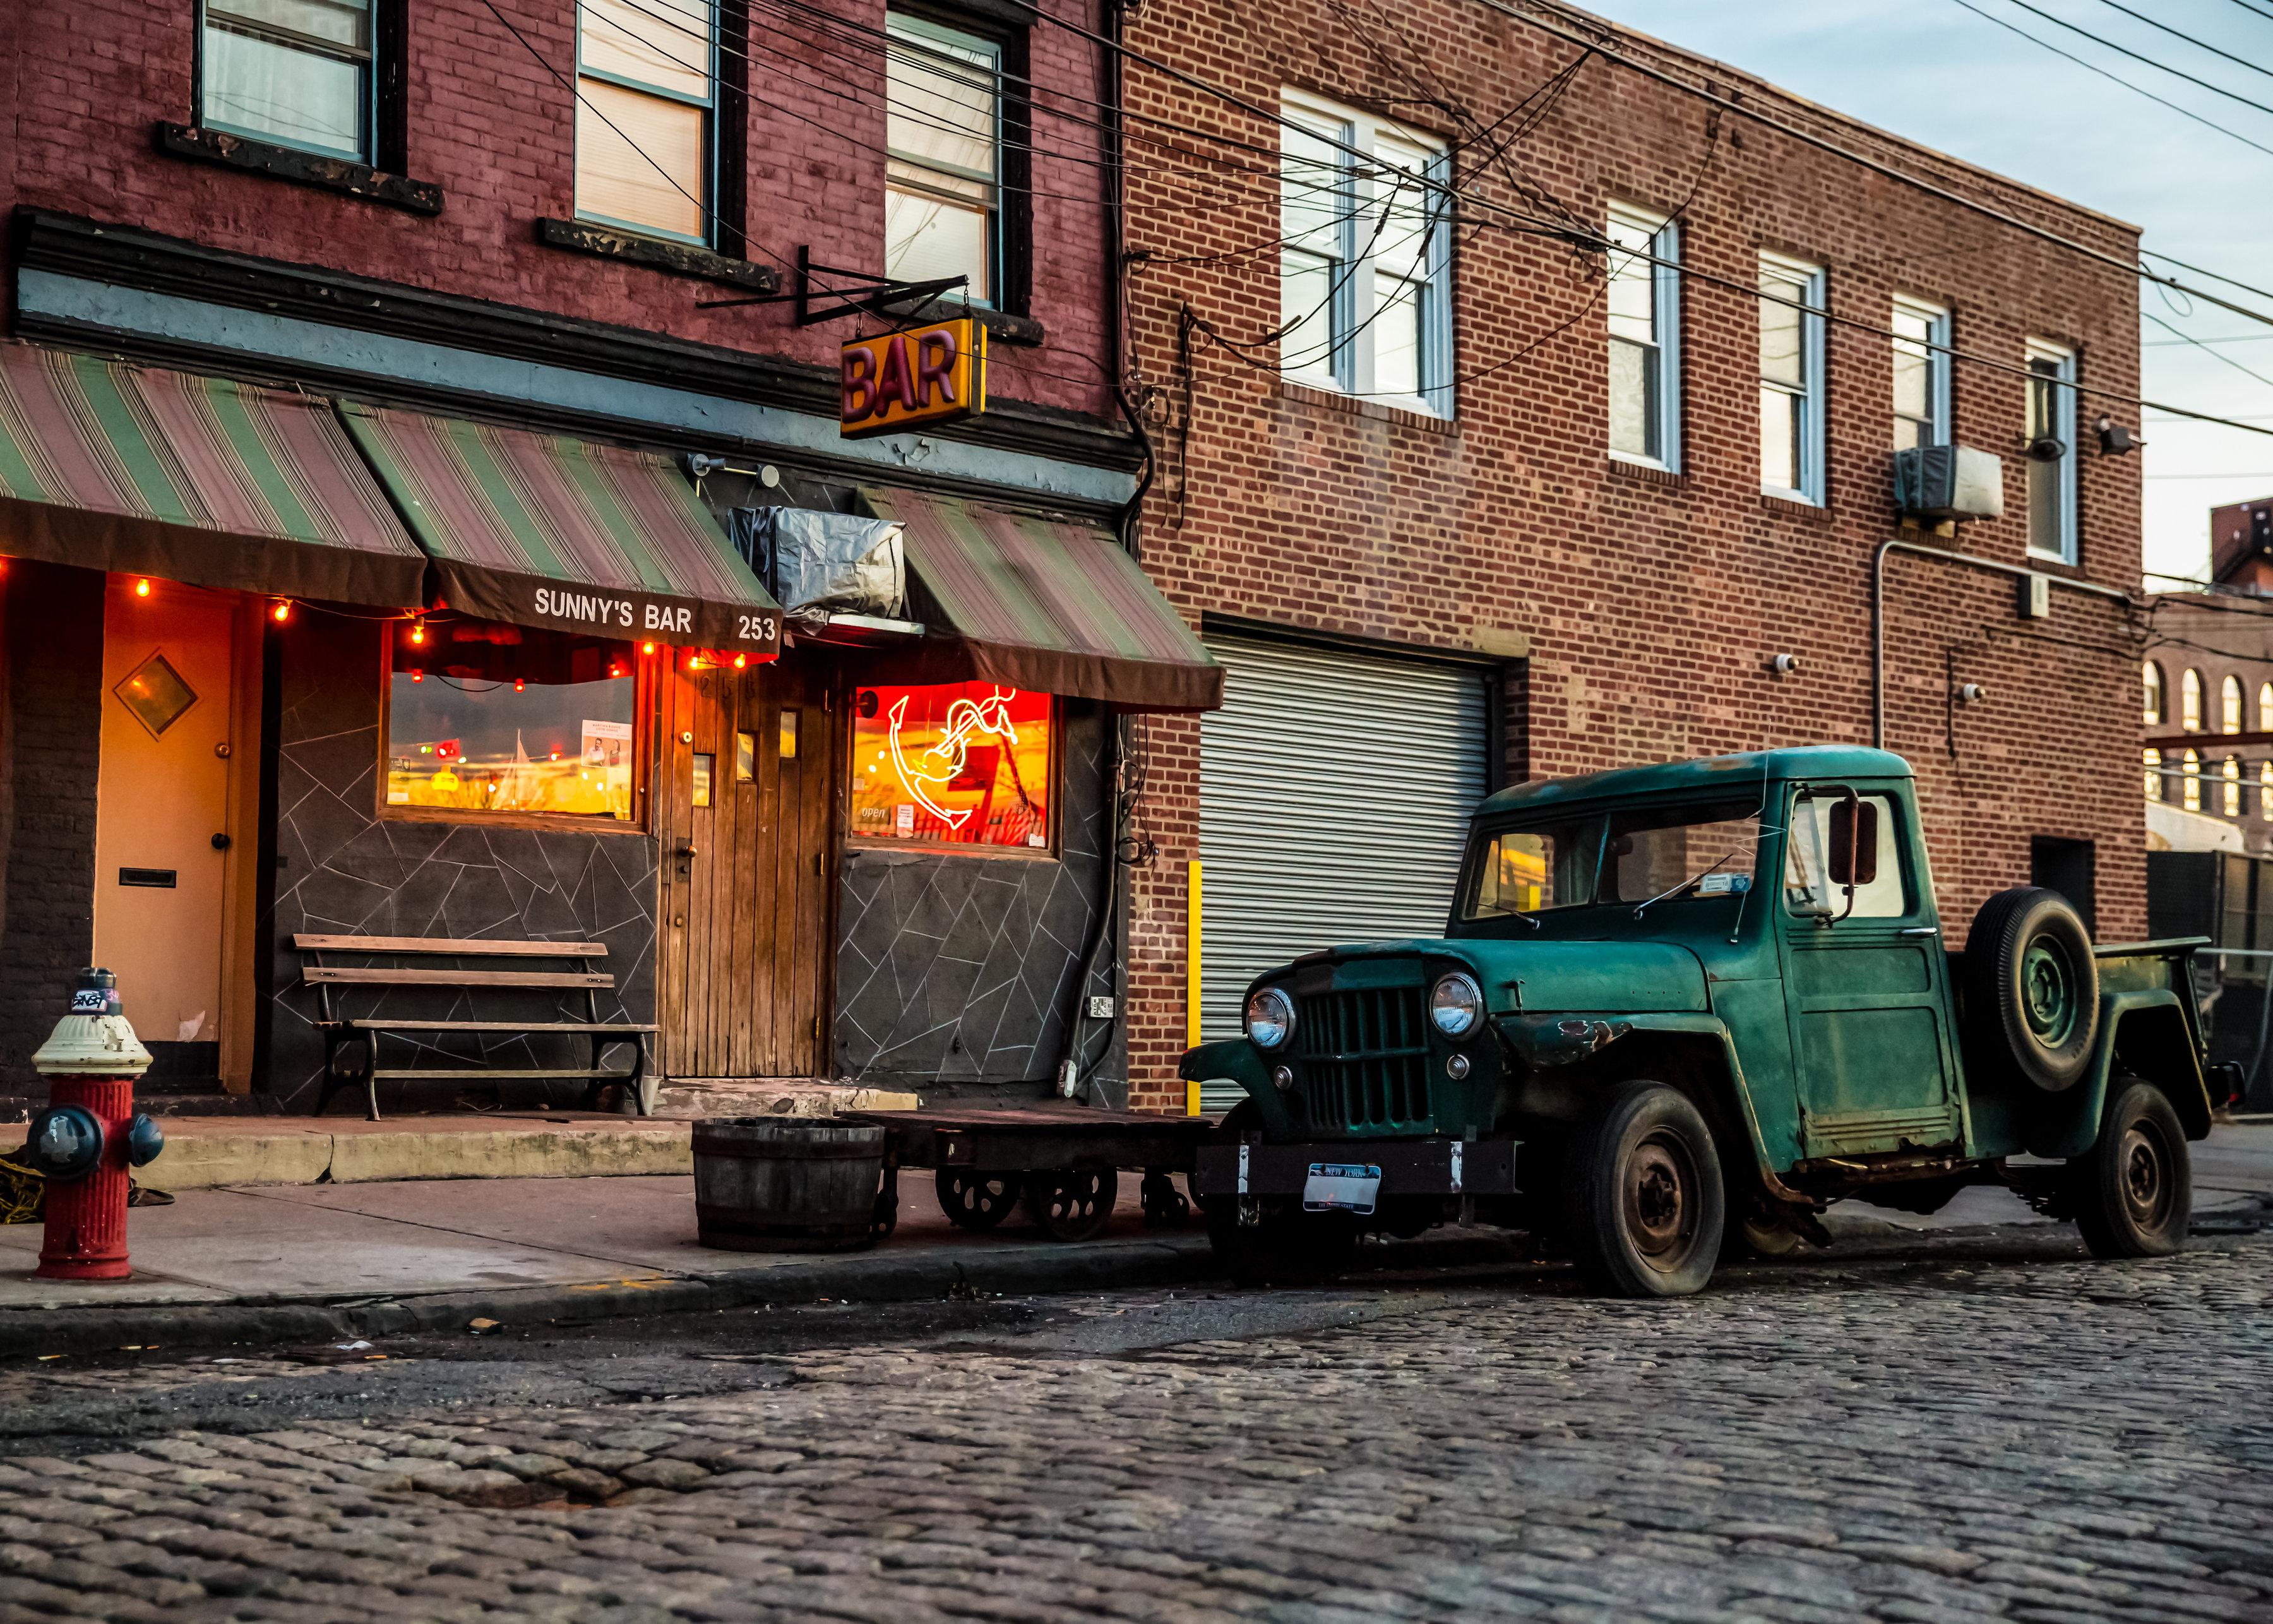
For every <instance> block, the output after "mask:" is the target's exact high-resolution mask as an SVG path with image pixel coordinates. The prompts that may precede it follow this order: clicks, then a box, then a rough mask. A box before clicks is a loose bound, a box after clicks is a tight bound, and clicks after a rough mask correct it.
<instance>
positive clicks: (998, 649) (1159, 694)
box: [860, 488, 1223, 711]
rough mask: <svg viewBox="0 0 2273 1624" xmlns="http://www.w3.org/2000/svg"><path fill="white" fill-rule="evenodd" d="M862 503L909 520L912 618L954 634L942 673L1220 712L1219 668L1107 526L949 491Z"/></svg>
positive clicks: (935, 665) (1124, 704)
mask: <svg viewBox="0 0 2273 1624" xmlns="http://www.w3.org/2000/svg"><path fill="white" fill-rule="evenodd" d="M860 495H861V499H862V500H864V501H866V503H867V504H868V506H869V507H870V508H872V509H874V512H875V514H876V515H877V516H878V517H880V518H886V519H897V520H898V521H900V522H901V523H903V524H904V525H905V526H906V531H905V536H906V544H907V561H908V574H909V575H910V577H911V586H912V596H913V597H914V598H915V600H916V613H917V614H918V618H919V619H920V620H923V621H924V622H925V623H926V625H928V626H931V627H934V628H944V629H946V630H947V631H949V632H950V633H952V635H953V637H954V639H955V643H956V647H955V649H954V650H952V660H951V662H949V663H942V662H941V660H940V659H939V658H937V657H936V656H934V657H933V658H931V660H930V662H929V665H930V669H931V670H933V671H934V672H935V673H938V674H941V675H963V676H966V677H969V678H971V679H975V680H986V681H994V682H1001V683H1004V684H1006V685H1008V686H1009V687H1012V688H1024V689H1026V690H1028V691H1030V692H1036V693H1046V694H1063V695H1071V696H1074V697H1076V698H1084V699H1099V700H1103V701H1105V702H1106V703H1109V704H1113V705H1115V706H1118V707H1119V708H1121V710H1124V711H1214V710H1218V709H1219V708H1220V707H1221V706H1222V704H1223V668H1222V667H1221V666H1220V665H1217V664H1216V663H1215V660H1214V658H1212V656H1211V655H1210V654H1209V653H1208V651H1207V650H1206V649H1205V648H1204V647H1203V646H1202V645H1201V643H1200V640H1199V639H1198V638H1197V637H1196V636H1194V635H1192V631H1191V628H1189V627H1188V626H1187V625H1185V624H1184V620H1183V617H1182V615H1180V614H1178V613H1176V611H1175V608H1174V605H1171V604H1170V603H1169V602H1168V600H1167V598H1163V597H1161V596H1160V590H1159V588H1158V587H1156V586H1154V585H1153V584H1152V582H1151V581H1150V580H1149V579H1147V578H1146V576H1145V575H1144V570H1143V569H1142V568H1140V567H1139V566H1138V565H1137V560H1135V559H1133V558H1131V557H1129V554H1128V553H1127V552H1126V551H1125V550H1123V549H1122V548H1121V545H1120V544H1119V543H1118V542H1116V541H1115V540H1114V538H1113V537H1112V536H1111V535H1110V534H1109V533H1107V532H1106V530H1101V529H1099V527H1097V526H1096V525H1093V524H1082V523H1076V522H1074V521H1071V520H1068V519H1054V518H1044V517H1041V516H1039V515H1032V514H1023V513H1016V512H1013V511H1011V510H1010V509H1009V508H995V507H990V506H987V505H985V504H983V503H979V502H971V501H962V500H956V499H955V498H952V497H944V496H929V495H919V494H917V493H915V492H908V491H894V490H885V489H881V488H872V489H864V490H863V491H862V492H860ZM949 664H951V665H952V666H953V667H954V669H949Z"/></svg>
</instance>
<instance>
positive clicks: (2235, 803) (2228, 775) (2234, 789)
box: [2218, 756, 2241, 817]
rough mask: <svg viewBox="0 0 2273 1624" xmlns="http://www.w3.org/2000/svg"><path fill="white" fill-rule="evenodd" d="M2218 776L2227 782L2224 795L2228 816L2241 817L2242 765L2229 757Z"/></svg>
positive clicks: (2219, 770)
mask: <svg viewBox="0 0 2273 1624" xmlns="http://www.w3.org/2000/svg"><path fill="white" fill-rule="evenodd" d="M2218 776H2219V777H2220V778H2224V780H2225V786H2224V791H2223V794H2224V801H2225V815H2226V816H2228V817H2239V816H2241V763H2239V761H2236V760H2235V759H2234V758H2233V757H2232V756H2227V757H2226V758H2225V764H2224V766H2222V767H2220V768H2219V769H2218Z"/></svg>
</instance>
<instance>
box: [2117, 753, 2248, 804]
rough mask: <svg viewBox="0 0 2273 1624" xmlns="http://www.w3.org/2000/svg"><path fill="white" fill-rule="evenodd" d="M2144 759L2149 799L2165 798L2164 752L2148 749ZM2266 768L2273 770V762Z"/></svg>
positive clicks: (2158, 799)
mask: <svg viewBox="0 0 2273 1624" xmlns="http://www.w3.org/2000/svg"><path fill="white" fill-rule="evenodd" d="M2144 760H2145V762H2146V764H2147V799H2148V800H2149V801H2160V800H2161V799H2162V798H2163V753H2162V751H2160V750H2149V751H2146V752H2145V753H2144ZM2265 770H2266V771H2268V772H2273V762H2268V763H2265Z"/></svg>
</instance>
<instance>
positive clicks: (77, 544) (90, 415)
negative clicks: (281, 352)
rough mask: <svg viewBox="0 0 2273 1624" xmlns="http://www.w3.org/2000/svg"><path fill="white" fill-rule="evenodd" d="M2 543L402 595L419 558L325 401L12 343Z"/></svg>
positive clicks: (242, 581)
mask: <svg viewBox="0 0 2273 1624" xmlns="http://www.w3.org/2000/svg"><path fill="white" fill-rule="evenodd" d="M0 553H12V554H14V555H16V556H18V557H19V558H34V559H43V560H48V561H49V562H52V563H57V564H76V565H79V566H82V567H84V568H92V569H111V570H117V571H121V572H124V573H127V574H133V575H160V576H163V577H164V578H166V579H168V580H170V581H181V582H186V583H189V584H190V585H192V586H206V587H216V588H221V589H223V590H231V591H245V592H271V593H275V594H277V595H279V596H282V597H288V598H328V599H332V600H334V601H340V602H346V603H356V604H377V605H388V606H391V607H399V608H410V607H415V606H416V605H417V604H418V603H419V601H420V583H421V580H422V578H423V577H424V574H425V569H426V560H425V557H424V554H422V553H420V552H419V551H418V548H417V545H416V544H415V543H414V542H413V541H412V540H411V538H410V537H409V533H408V532H406V531H405V530H403V528H402V523H401V520H400V519H398V518H397V517H396V516H395V514H394V507H393V505H392V504H390V503H389V502H388V501H387V500H386V492H383V491H381V490H380V489H379V485H378V484H377V482H376V481H374V480H373V479H372V478H371V470H369V469H368V468H366V467H364V462H363V459H362V458H361V457H360V456H358V455H356V449H355V447H354V446H352V445H351V444H349V440H348V437H347V435H346V434H345V433H343V432H341V428H340V424H339V419H338V418H337V417H334V416H333V415H332V405H331V402H329V401H327V400H323V399H320V398H313V397H310V396H307V395H296V394H294V393H291V392H289V391H288V390H282V389H264V388H259V387H255V386H253V385H251V384H241V383H233V382H231V381H229V380H227V379H222V378H201V377H198V376H196V375H194V374H192V373H189V372H170V371H168V370H165V369H163V368H159V367H146V366H129V365H125V364H124V363H122V362H116V361H104V360H99V359H97V358H96V357H93V356H85V355H74V354H71V353H68V352H66V351H64V350H49V349H45V348H42V347H41V346H39V345H36V344H19V343H0Z"/></svg>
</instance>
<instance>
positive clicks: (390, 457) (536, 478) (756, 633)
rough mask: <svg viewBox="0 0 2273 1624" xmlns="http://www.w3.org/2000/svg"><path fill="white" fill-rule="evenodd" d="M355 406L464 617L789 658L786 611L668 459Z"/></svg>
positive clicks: (386, 476)
mask: <svg viewBox="0 0 2273 1624" xmlns="http://www.w3.org/2000/svg"><path fill="white" fill-rule="evenodd" d="M340 410H341V415H342V416H343V417H345V419H346V421H347V425H348V430H349V432H350V433H351V434H353V435H354V436H355V441H356V445H358V446H359V447H362V448H363V453H364V455H365V456H367V457H368V458H370V459H371V467H372V468H373V469H375V470H378V473H379V478H380V480H381V481H382V482H384V483H385V485H386V488H387V490H388V491H389V492H392V493H393V495H394V500H395V501H396V503H397V504H398V505H399V506H400V508H401V510H402V513H403V515H404V516H405V517H406V518H407V519H408V520H409V522H410V527H411V529H412V530H414V531H416V533H417V537H418V542H419V545H421V546H423V547H424V548H425V549H426V551H427V553H429V554H431V556H432V558H433V560H434V568H435V569H436V571H437V573H438V574H439V576H440V578H441V580H440V584H441V589H442V596H443V598H444V600H445V601H446V603H447V604H448V605H449V606H450V607H451V608H453V609H459V610H463V611H464V612H465V613H468V614H475V615H480V616H482V617H483V618H484V619H486V620H508V621H511V622H512V623H514V625H516V626H538V627H545V628H551V629H552V630H556V631H566V632H579V633H583V634H586V635H600V636H615V637H627V638H628V637H652V638H655V639H656V640H657V641H659V642H663V643H677V644H680V645H683V646H689V647H694V648H702V649H730V650H735V651H737V652H742V653H747V654H750V655H752V656H754V658H761V659H763V658H770V657H771V656H773V655H775V654H776V653H778V652H779V651H780V644H781V605H779V604H776V602H775V601H774V600H773V598H772V596H771V595H770V594H769V593H768V592H767V590H766V589H765V588H764V586H763V585H761V583H759V581H758V578H757V577H756V576H755V575H752V574H751V573H750V568H749V566H748V565H746V564H745V563H744V562H743V561H742V557H741V554H739V553H737V552H735V550H734V544H733V543H732V542H731V541H729V540H728V539H727V538H726V533H725V532H724V530H720V529H719V528H718V522H717V521H716V519H714V518H712V517H711V516H710V512H709V509H708V508H705V507H703V505H702V503H701V499H700V498H698V497H697V496H696V495H695V494H694V487H693V486H692V485H689V484H688V483H687V481H686V477H685V476H684V475H683V474H681V473H680V472H679V470H678V469H677V468H675V467H674V466H672V464H671V460H670V459H669V458H668V457H665V456H664V455H660V454H658V453H656V452H651V451H638V450H634V449H631V448H629V447H622V446H609V445H602V444H599V443H597V442H595V441H589V440H571V439H568V438H567V437H566V436H564V435H559V434H537V433H532V432H529V431H527V430H524V429H512V428H501V427H499V426H498V425H494V424H487V423H471V422H467V421H465V420H463V419H461V418H456V417H432V416H430V415H428V414H426V413H424V412H415V411H392V410H381V409H379V408H377V407H371V406H356V405H344V406H342V407H341V409H340Z"/></svg>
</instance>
